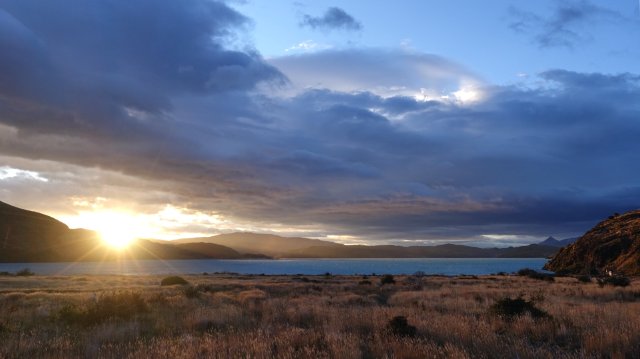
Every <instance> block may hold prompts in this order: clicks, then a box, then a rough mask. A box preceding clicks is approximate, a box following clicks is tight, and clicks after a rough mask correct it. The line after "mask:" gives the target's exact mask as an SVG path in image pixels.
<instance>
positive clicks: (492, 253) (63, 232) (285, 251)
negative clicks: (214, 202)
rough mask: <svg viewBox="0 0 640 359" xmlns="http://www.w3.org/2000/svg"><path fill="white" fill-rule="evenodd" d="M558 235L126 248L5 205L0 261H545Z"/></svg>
mask: <svg viewBox="0 0 640 359" xmlns="http://www.w3.org/2000/svg"><path fill="white" fill-rule="evenodd" d="M570 240H573V239H567V240H563V241H557V240H555V239H554V238H553V237H550V238H548V239H547V240H545V241H544V242H542V243H539V244H530V245H527V246H521V247H509V248H477V247H471V246H465V245H456V244H443V245H437V246H411V247H403V246H395V245H372V246H364V245H344V244H339V243H334V242H329V241H322V240H318V239H310V238H301V237H281V236H277V235H272V234H258V233H230V234H221V235H216V236H211V237H200V238H185V239H178V240H173V241H162V240H151V239H139V240H136V241H135V242H134V243H132V244H130V245H129V247H128V248H127V249H126V250H123V251H118V250H115V249H113V248H111V247H109V246H108V245H106V244H104V243H103V241H102V240H101V239H100V236H99V235H98V234H97V233H96V232H93V231H89V230H85V229H70V228H69V227H68V226H67V225H66V224H64V223H62V222H60V221H58V220H56V219H54V218H52V217H49V216H47V215H44V214H41V213H37V212H33V211H28V210H24V209H21V208H17V207H14V206H11V205H9V204H6V203H3V202H0V262H60V261H100V260H115V259H118V258H122V257H127V258H135V259H206V258H210V259H265V258H272V257H275V258H540V257H549V256H551V255H553V254H555V253H556V252H557V251H558V249H559V243H564V242H565V241H570Z"/></svg>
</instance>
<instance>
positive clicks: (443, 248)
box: [281, 244, 557, 258]
mask: <svg viewBox="0 0 640 359" xmlns="http://www.w3.org/2000/svg"><path fill="white" fill-rule="evenodd" d="M556 251H557V248H555V247H549V246H541V245H537V244H532V245H529V246H523V247H509V248H477V247H471V246H463V245H457V244H443V245H439V246H414V247H401V246H391V245H382V246H363V245H356V246H345V245H342V244H338V245H336V246H323V247H308V248H303V249H299V250H295V251H290V252H288V253H285V254H283V255H282V256H281V257H283V258H545V257H548V256H551V255H553V254H554V253H555V252H556Z"/></svg>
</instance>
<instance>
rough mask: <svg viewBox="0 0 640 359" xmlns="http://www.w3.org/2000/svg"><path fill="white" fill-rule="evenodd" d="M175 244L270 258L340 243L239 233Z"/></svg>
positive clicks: (185, 239)
mask: <svg viewBox="0 0 640 359" xmlns="http://www.w3.org/2000/svg"><path fill="white" fill-rule="evenodd" d="M171 243H175V244H184V243H213V244H218V245H223V246H226V247H229V248H233V249H234V250H236V251H238V252H241V253H247V254H250V253H262V254H265V255H268V256H281V255H282V254H284V253H288V252H292V251H298V250H302V249H305V248H309V247H335V246H340V244H338V243H334V242H328V241H322V240H319V239H310V238H302V237H281V236H276V235H273V234H260V233H248V232H237V233H229V234H220V235H217V236H212V237H202V238H184V239H177V240H173V241H171Z"/></svg>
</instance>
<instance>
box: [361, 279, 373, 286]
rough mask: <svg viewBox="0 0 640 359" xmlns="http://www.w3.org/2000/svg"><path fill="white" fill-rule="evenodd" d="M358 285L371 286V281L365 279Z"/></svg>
mask: <svg viewBox="0 0 640 359" xmlns="http://www.w3.org/2000/svg"><path fill="white" fill-rule="evenodd" d="M358 285H371V281H370V280H368V279H363V280H361V281H359V282H358Z"/></svg>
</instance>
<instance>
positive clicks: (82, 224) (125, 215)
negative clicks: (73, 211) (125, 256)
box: [74, 209, 146, 250]
mask: <svg viewBox="0 0 640 359" xmlns="http://www.w3.org/2000/svg"><path fill="white" fill-rule="evenodd" d="M74 219H75V221H74V223H75V224H76V227H77V228H86V229H90V230H93V231H95V232H96V233H97V234H98V236H99V237H100V239H101V240H102V241H103V243H104V244H105V245H107V246H109V247H111V248H113V249H117V250H122V249H125V248H127V247H128V246H129V245H130V244H131V243H132V242H133V241H134V240H136V239H137V238H141V237H143V236H144V233H145V229H146V227H145V223H144V222H143V221H141V220H140V216H139V215H138V214H136V213H133V212H131V211H126V210H118V209H115V210H103V211H90V212H82V213H79V214H78V216H76V218H74Z"/></svg>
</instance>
